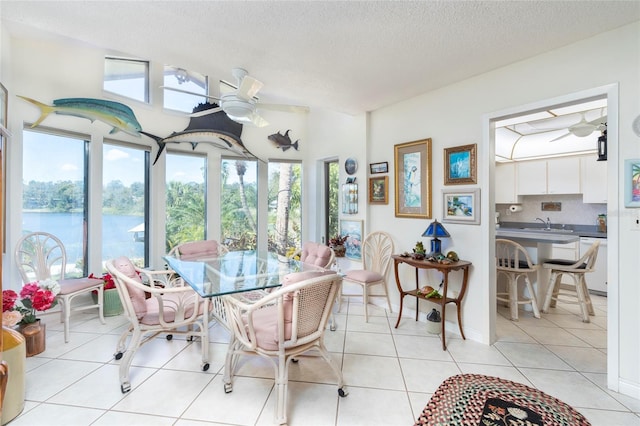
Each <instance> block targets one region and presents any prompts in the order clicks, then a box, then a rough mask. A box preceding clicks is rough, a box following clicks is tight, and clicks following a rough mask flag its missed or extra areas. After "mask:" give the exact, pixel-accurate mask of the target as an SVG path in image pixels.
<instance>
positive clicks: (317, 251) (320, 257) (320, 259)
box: [300, 241, 331, 268]
mask: <svg viewBox="0 0 640 426" xmlns="http://www.w3.org/2000/svg"><path fill="white" fill-rule="evenodd" d="M329 259H331V249H330V248H329V247H327V246H325V245H323V244H318V243H314V242H312V241H307V242H306V243H304V244H303V245H302V251H301V252H300V261H302V262H304V263H310V264H312V265H316V266H320V267H322V268H324V267H326V266H328V265H327V263H328V262H329Z"/></svg>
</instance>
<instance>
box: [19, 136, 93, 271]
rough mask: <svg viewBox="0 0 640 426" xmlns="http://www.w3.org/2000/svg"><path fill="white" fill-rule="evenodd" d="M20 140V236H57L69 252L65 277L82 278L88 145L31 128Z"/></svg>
mask: <svg viewBox="0 0 640 426" xmlns="http://www.w3.org/2000/svg"><path fill="white" fill-rule="evenodd" d="M22 140H23V157H22V161H23V163H22V170H23V172H22V182H23V185H22V232H23V233H29V232H34V231H44V232H49V233H51V234H53V235H55V236H56V237H58V238H59V239H60V240H61V241H62V244H64V247H65V249H66V252H67V271H66V274H65V275H66V277H68V278H72V277H80V276H86V275H87V274H88V271H87V269H88V268H87V235H86V230H87V174H88V168H87V160H88V146H89V142H88V141H86V140H83V139H82V138H79V137H75V136H65V135H53V134H49V133H43V132H38V131H31V130H24V132H23V139H22Z"/></svg>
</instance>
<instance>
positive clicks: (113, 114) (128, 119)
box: [18, 95, 142, 137]
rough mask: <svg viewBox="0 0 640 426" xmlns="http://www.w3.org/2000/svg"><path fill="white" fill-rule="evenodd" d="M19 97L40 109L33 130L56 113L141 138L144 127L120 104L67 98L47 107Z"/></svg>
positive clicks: (113, 131) (131, 112)
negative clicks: (106, 125) (100, 124)
mask: <svg viewBox="0 0 640 426" xmlns="http://www.w3.org/2000/svg"><path fill="white" fill-rule="evenodd" d="M18 97H19V98H22V99H24V100H25V101H27V102H30V103H32V104H34V105H35V106H37V107H39V108H40V112H41V115H40V118H38V120H37V121H36V122H35V123H33V124H32V125H31V127H32V128H33V127H36V126H37V125H38V124H40V123H42V121H43V120H44V119H45V118H47V116H48V115H49V114H51V113H52V112H54V113H56V114H60V115H71V116H74V117H80V118H86V119H88V120H90V121H91V122H92V123H93V122H94V121H95V120H98V121H102V122H103V123H106V124H108V125H109V126H111V127H113V129H111V132H110V133H112V134H113V133H116V132H117V131H122V132H124V133H128V134H130V135H132V136H136V137H140V131H141V130H142V127H141V126H140V123H138V120H137V119H136V116H135V114H134V113H133V110H132V109H131V108H129V107H128V106H126V105H124V104H121V103H120V102H114V101H105V100H103V99H92V98H66V99H56V100H55V101H53V105H47V104H44V103H42V102H39V101H36V100H35V99H31V98H27V97H26V96H20V95H18Z"/></svg>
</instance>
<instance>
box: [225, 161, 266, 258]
mask: <svg viewBox="0 0 640 426" xmlns="http://www.w3.org/2000/svg"><path fill="white" fill-rule="evenodd" d="M257 170H258V162H257V161H255V160H238V159H225V158H223V159H222V161H221V172H222V180H221V185H222V189H221V191H220V220H221V233H220V235H221V240H222V243H223V244H224V245H226V246H227V247H228V248H229V249H230V250H251V249H255V248H256V247H257V219H256V212H257V204H258V191H257Z"/></svg>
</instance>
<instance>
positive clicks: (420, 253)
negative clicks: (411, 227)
mask: <svg viewBox="0 0 640 426" xmlns="http://www.w3.org/2000/svg"><path fill="white" fill-rule="evenodd" d="M425 256H426V252H425V251H424V245H423V244H422V241H418V242H417V243H416V246H415V248H414V249H413V254H412V255H411V257H413V258H414V259H416V260H422V259H424V258H425Z"/></svg>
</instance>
